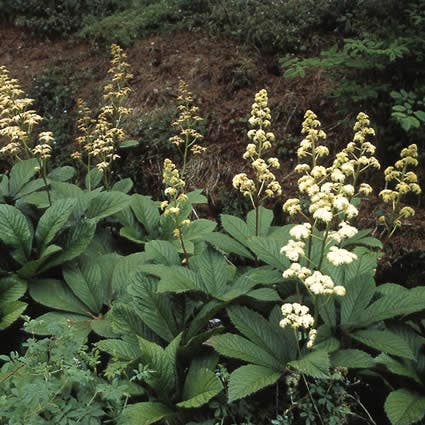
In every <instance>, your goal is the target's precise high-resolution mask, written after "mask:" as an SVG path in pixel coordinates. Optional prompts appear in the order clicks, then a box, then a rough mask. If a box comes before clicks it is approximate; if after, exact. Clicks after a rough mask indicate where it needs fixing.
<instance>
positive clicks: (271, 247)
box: [249, 237, 290, 271]
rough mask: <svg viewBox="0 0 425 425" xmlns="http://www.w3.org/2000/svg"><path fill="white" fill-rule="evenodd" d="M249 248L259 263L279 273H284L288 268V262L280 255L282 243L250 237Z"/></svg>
mask: <svg viewBox="0 0 425 425" xmlns="http://www.w3.org/2000/svg"><path fill="white" fill-rule="evenodd" d="M249 247H250V249H251V250H252V251H253V252H254V253H255V255H256V256H257V257H258V258H259V259H260V260H261V261H264V262H265V263H266V264H270V265H271V266H273V267H276V268H277V269H278V270H280V271H285V270H286V269H287V268H289V266H290V261H289V260H288V259H287V258H286V257H285V256H284V255H282V254H281V253H280V249H281V247H282V242H280V241H278V240H276V239H271V238H265V237H252V238H251V239H250V241H249Z"/></svg>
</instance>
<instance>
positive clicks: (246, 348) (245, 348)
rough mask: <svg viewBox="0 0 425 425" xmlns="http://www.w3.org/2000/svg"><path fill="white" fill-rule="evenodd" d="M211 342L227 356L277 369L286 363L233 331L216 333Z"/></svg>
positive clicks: (219, 351)
mask: <svg viewBox="0 0 425 425" xmlns="http://www.w3.org/2000/svg"><path fill="white" fill-rule="evenodd" d="M209 344H210V345H212V346H213V347H214V349H215V350H216V351H217V352H218V353H219V354H222V355H223V356H226V357H232V358H234V359H238V360H243V361H245V362H248V363H253V364H256V365H259V366H264V367H269V368H271V369H274V370H277V371H278V370H283V369H284V368H285V364H282V363H281V362H280V361H279V360H277V359H276V358H275V357H274V356H272V355H271V354H270V353H268V352H267V351H266V350H264V349H263V348H261V347H259V346H258V345H256V344H254V343H253V342H251V341H249V340H248V339H246V338H244V337H242V336H240V335H235V334H231V333H226V334H223V335H215V336H213V337H212V338H211V339H210V340H209Z"/></svg>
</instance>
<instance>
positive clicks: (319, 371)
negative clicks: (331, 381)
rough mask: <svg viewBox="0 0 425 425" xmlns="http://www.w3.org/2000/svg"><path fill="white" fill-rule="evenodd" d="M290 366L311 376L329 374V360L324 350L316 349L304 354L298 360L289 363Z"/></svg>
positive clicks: (322, 376) (325, 376)
mask: <svg viewBox="0 0 425 425" xmlns="http://www.w3.org/2000/svg"><path fill="white" fill-rule="evenodd" d="M289 365H290V366H291V367H293V368H294V369H296V370H297V371H298V372H301V373H303V374H305V375H309V376H312V377H313V378H327V377H328V375H329V367H330V365H331V364H330V360H329V354H328V353H327V352H326V351H322V350H317V351H312V352H309V353H307V354H305V355H304V356H303V357H302V358H300V359H299V360H294V361H292V362H290V363H289Z"/></svg>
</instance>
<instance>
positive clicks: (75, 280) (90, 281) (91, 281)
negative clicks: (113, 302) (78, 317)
mask: <svg viewBox="0 0 425 425" xmlns="http://www.w3.org/2000/svg"><path fill="white" fill-rule="evenodd" d="M63 277H64V279H65V282H66V283H67V285H68V286H69V287H70V288H71V290H72V292H73V293H74V294H75V295H76V296H77V297H78V298H79V299H80V300H81V301H82V302H83V303H84V304H85V305H87V307H89V308H90V311H91V312H93V313H96V314H97V313H100V311H101V309H102V306H103V304H104V303H106V301H107V300H106V294H107V290H108V287H106V290H105V287H104V286H103V282H102V273H101V270H100V267H99V266H98V265H97V264H96V263H94V262H87V263H85V264H84V263H73V264H69V265H68V266H66V267H65V268H64V269H63Z"/></svg>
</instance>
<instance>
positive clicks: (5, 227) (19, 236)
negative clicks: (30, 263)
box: [0, 204, 32, 264]
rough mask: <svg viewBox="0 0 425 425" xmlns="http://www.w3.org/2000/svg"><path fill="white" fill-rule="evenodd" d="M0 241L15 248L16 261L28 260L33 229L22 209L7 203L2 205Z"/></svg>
mask: <svg viewBox="0 0 425 425" xmlns="http://www.w3.org/2000/svg"><path fill="white" fill-rule="evenodd" d="M0 241H3V242H4V243H5V244H6V245H8V246H10V247H11V248H13V250H14V251H13V253H12V255H13V257H14V258H15V260H16V261H18V262H19V263H20V264H24V263H25V262H26V260H27V259H28V257H29V255H30V251H31V245H32V233H31V229H30V226H29V224H28V221H27V219H26V218H25V216H24V215H23V214H22V213H21V211H19V210H18V209H17V208H15V207H13V206H11V205H7V204H2V205H0Z"/></svg>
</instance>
